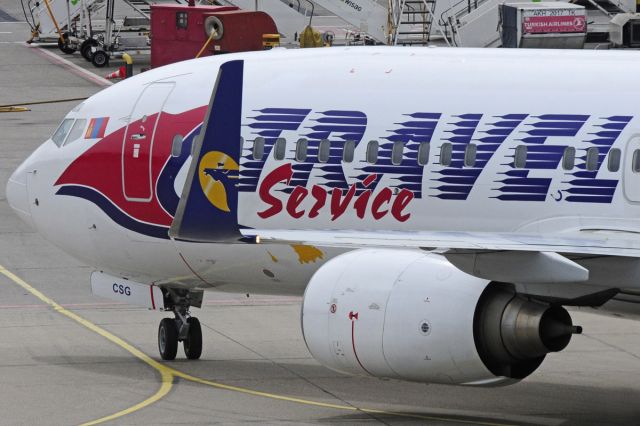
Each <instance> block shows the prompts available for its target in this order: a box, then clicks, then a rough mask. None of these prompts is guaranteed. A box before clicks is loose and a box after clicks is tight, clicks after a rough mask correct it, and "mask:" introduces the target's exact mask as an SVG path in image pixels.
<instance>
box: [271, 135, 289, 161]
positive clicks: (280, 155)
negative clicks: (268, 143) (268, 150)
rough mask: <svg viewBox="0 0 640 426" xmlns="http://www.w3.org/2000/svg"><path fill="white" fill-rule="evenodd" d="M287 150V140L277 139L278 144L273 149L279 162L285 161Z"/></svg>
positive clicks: (274, 156)
mask: <svg viewBox="0 0 640 426" xmlns="http://www.w3.org/2000/svg"><path fill="white" fill-rule="evenodd" d="M286 150H287V140H286V139H285V138H278V139H276V144H275V146H274V147H273V158H274V159H276V160H278V161H280V160H284V156H285V153H286Z"/></svg>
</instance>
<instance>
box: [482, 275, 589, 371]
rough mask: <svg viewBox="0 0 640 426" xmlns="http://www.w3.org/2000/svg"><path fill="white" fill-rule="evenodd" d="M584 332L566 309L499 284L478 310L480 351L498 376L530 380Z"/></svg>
mask: <svg viewBox="0 0 640 426" xmlns="http://www.w3.org/2000/svg"><path fill="white" fill-rule="evenodd" d="M580 333H582V327H580V326H574V325H573V322H572V321H571V316H570V315H569V313H568V312H567V311H566V310H565V309H564V308H563V307H561V306H555V305H549V304H545V303H541V302H537V301H532V300H529V299H526V298H524V297H522V296H519V295H517V294H516V293H515V292H513V291H510V290H509V289H508V288H505V287H504V286H502V285H500V284H497V283H492V284H490V285H489V286H488V287H487V289H486V290H485V292H484V293H483V294H482V296H481V298H480V301H479V302H478V306H477V308H476V314H475V324H474V336H475V340H476V348H477V349H478V352H479V354H480V357H481V358H482V360H483V362H484V363H485V365H486V366H487V368H489V370H491V372H492V373H494V374H496V375H501V376H505V377H512V378H517V379H519V378H523V377H526V376H528V375H529V374H531V372H533V371H534V370H535V369H536V368H538V366H539V365H540V364H541V363H542V361H543V360H544V357H545V356H546V355H547V354H548V353H549V352H559V351H561V350H563V349H564V348H566V347H567V345H568V344H569V342H570V341H571V336H572V335H574V334H580Z"/></svg>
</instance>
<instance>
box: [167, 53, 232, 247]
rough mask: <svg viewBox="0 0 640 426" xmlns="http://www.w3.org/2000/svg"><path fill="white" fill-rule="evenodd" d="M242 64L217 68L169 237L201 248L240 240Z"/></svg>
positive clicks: (229, 63) (228, 63) (224, 65)
mask: <svg viewBox="0 0 640 426" xmlns="http://www.w3.org/2000/svg"><path fill="white" fill-rule="evenodd" d="M243 70H244V62H243V61H241V60H237V61H229V62H226V63H224V64H223V65H222V66H221V67H220V71H219V72H218V79H217V81H216V85H215V87H214V89H213V95H212V97H211V102H210V104H209V110H208V112H207V117H206V120H205V122H204V125H203V128H202V131H201V136H200V137H198V138H197V139H196V141H195V144H194V150H193V161H192V162H191V167H190V168H189V174H188V176H187V181H186V183H185V186H184V189H183V191H182V197H180V203H179V204H178V209H177V211H176V216H175V218H174V220H173V223H172V224H171V229H170V231H169V235H170V236H171V237H172V238H176V239H180V240H188V241H200V242H223V241H230V240H239V239H240V238H242V236H241V235H240V232H239V228H238V175H239V163H240V150H241V146H240V128H241V127H240V126H241V115H242V82H243Z"/></svg>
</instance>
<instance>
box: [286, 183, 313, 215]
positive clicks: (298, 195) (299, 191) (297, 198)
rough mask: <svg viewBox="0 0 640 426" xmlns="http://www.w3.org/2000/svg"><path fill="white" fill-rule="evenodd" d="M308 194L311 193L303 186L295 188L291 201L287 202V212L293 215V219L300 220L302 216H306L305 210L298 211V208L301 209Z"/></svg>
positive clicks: (290, 197)
mask: <svg viewBox="0 0 640 426" xmlns="http://www.w3.org/2000/svg"><path fill="white" fill-rule="evenodd" d="M308 193H309V191H308V190H307V188H305V187H303V186H296V187H295V188H293V191H292V192H291V196H289V199H288V200H287V212H288V213H289V214H290V215H291V217H293V218H295V219H300V218H301V217H302V216H304V209H303V210H300V211H298V210H297V209H298V207H300V203H302V200H304V198H305V197H306V196H307V194H308Z"/></svg>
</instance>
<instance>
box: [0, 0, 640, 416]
mask: <svg viewBox="0 0 640 426" xmlns="http://www.w3.org/2000/svg"><path fill="white" fill-rule="evenodd" d="M18 7H19V5H16V4H14V2H11V1H8V0H0V12H4V13H0V105H5V104H15V103H21V102H30V101H40V100H54V99H65V98H76V97H84V96H89V95H91V94H93V93H96V92H97V91H99V90H101V87H99V86H97V85H96V84H94V83H92V82H90V81H87V80H86V79H84V78H81V77H79V76H78V75H76V74H74V73H70V72H69V70H67V69H65V68H63V67H61V66H59V65H55V64H52V63H51V62H49V60H48V59H47V58H46V57H44V56H43V55H41V54H37V52H35V50H36V49H38V48H34V47H27V46H25V45H24V43H23V41H24V40H26V39H27V38H28V36H29V31H28V27H27V26H26V25H25V24H24V23H20V22H3V21H6V20H7V18H6V16H5V15H8V16H10V17H11V16H13V17H15V18H17V20H18V21H21V19H20V15H19V13H18V12H19V9H18ZM20 13H21V12H20ZM50 52H51V53H54V54H55V55H58V56H64V55H62V54H61V53H60V52H58V51H57V49H50ZM72 61H73V62H77V63H78V64H80V65H82V66H84V67H85V68H86V69H88V70H90V71H92V72H95V69H94V68H93V67H92V66H91V65H89V64H88V63H86V62H85V61H84V60H83V59H81V58H80V56H79V54H76V55H75V57H74V58H73V59H72ZM97 74H98V75H104V72H103V70H99V71H98V72H97ZM74 105H75V103H72V102H71V103H59V104H42V105H34V106H32V107H31V111H30V112H21V113H0V272H1V271H2V270H5V271H8V272H7V274H9V275H10V274H15V277H14V279H10V277H8V276H7V275H6V274H5V275H3V274H0V424H3V425H4V424H9V425H32V424H52V425H65V424H81V423H85V422H91V421H93V420H97V419H103V418H104V417H105V416H110V415H113V414H116V415H118V417H116V418H112V420H111V423H113V424H215V423H223V424H247V423H266V424H312V423H313V424H316V423H322V424H341V423H348V424H376V423H381V424H434V425H457V424H472V425H473V424H482V425H507V424H509V425H513V424H532V425H535V424H541V425H560V424H572V425H602V424H629V425H632V424H640V327H639V324H638V323H637V322H633V321H629V320H625V319H620V318H604V317H599V316H595V315H593V314H589V313H583V312H578V313H575V314H574V319H575V321H576V322H577V323H579V324H581V325H583V326H584V329H585V333H584V334H583V335H581V336H576V337H574V340H573V341H572V343H571V344H570V346H569V348H568V349H567V350H565V351H564V352H562V353H559V354H553V355H551V356H549V357H548V359H547V360H546V361H545V362H544V363H543V365H542V367H541V368H540V369H539V370H538V371H537V372H535V373H534V374H533V375H532V376H531V377H529V378H527V379H526V380H524V381H523V382H521V383H519V384H516V385H514V386H510V387H505V388H490V389H476V388H473V389H472V388H460V387H451V386H436V385H423V384H414V383H404V382H398V381H382V380H377V379H370V378H352V377H345V376H342V375H340V374H337V373H334V372H332V371H330V370H328V369H326V368H324V367H322V366H320V365H319V364H318V363H317V362H316V361H315V360H313V358H311V356H310V355H309V353H308V351H307V349H306V347H305V345H304V342H303V340H302V335H301V332H300V327H299V311H300V300H299V299H297V298H277V297H266V296H265V297H260V296H256V297H250V298H249V299H247V298H246V296H244V295H235V294H231V295H229V294H216V293H208V294H207V295H206V303H205V306H204V308H203V309H202V310H200V311H198V312H197V316H198V317H199V318H200V320H201V322H202V324H203V328H204V341H205V349H204V353H203V357H202V359H201V360H199V361H189V362H187V361H186V360H184V359H178V360H176V361H174V362H159V356H158V352H157V347H156V333H157V326H158V323H159V321H160V319H161V318H162V317H163V316H164V315H163V314H161V313H157V312H151V311H147V310H145V309H139V308H134V307H129V306H126V305H120V304H117V303H111V302H109V301H108V300H105V299H100V298H98V297H94V296H92V295H91V293H90V287H89V274H90V272H91V270H90V268H88V267H86V266H85V265H83V264H81V263H79V262H77V261H76V260H74V259H72V258H71V257H69V256H67V255H66V254H65V253H63V252H61V251H60V250H59V249H57V248H55V247H53V246H52V245H50V244H49V243H47V242H46V241H44V240H43V239H42V238H41V237H40V236H39V235H38V234H36V233H34V232H33V231H32V230H31V229H29V228H28V227H26V226H25V225H24V224H23V223H22V222H20V220H19V219H18V218H17V217H16V216H14V214H13V213H12V211H11V210H10V208H9V207H8V205H7V202H6V198H5V182H6V181H7V179H8V177H9V174H10V173H11V172H12V171H13V169H14V168H15V167H16V166H17V165H18V164H19V163H20V162H21V161H22V160H23V159H24V158H26V157H27V156H28V155H29V153H30V152H31V151H33V150H34V149H35V148H36V147H37V146H38V145H39V144H40V143H41V142H42V141H43V140H45V139H46V138H47V137H48V136H49V135H50V134H51V133H52V132H53V130H54V129H55V127H56V126H57V124H58V123H59V122H60V120H61V119H62V117H63V116H64V115H65V114H66V113H67V111H68V110H70V109H71V108H72V107H73V106H74ZM20 279H21V280H23V281H20V282H22V283H23V284H25V285H26V284H28V285H30V286H32V287H33V289H35V290H38V291H40V292H42V293H43V294H44V295H45V296H47V297H49V298H51V299H52V300H53V301H55V302H56V303H58V304H60V306H59V307H58V308H57V309H55V308H54V307H52V306H51V305H50V304H47V303H45V302H44V301H43V300H41V299H39V298H38V297H36V296H34V294H33V292H32V291H29V290H27V289H26V288H25V287H21V286H20V285H18V283H17V282H16V281H19V280H20ZM74 315H76V316H77V317H74ZM116 337H118V338H120V339H122V341H117V342H115V343H114V341H113V340H115V339H116ZM136 351H139V352H136ZM141 403H142V404H141ZM139 404H140V405H139Z"/></svg>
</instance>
